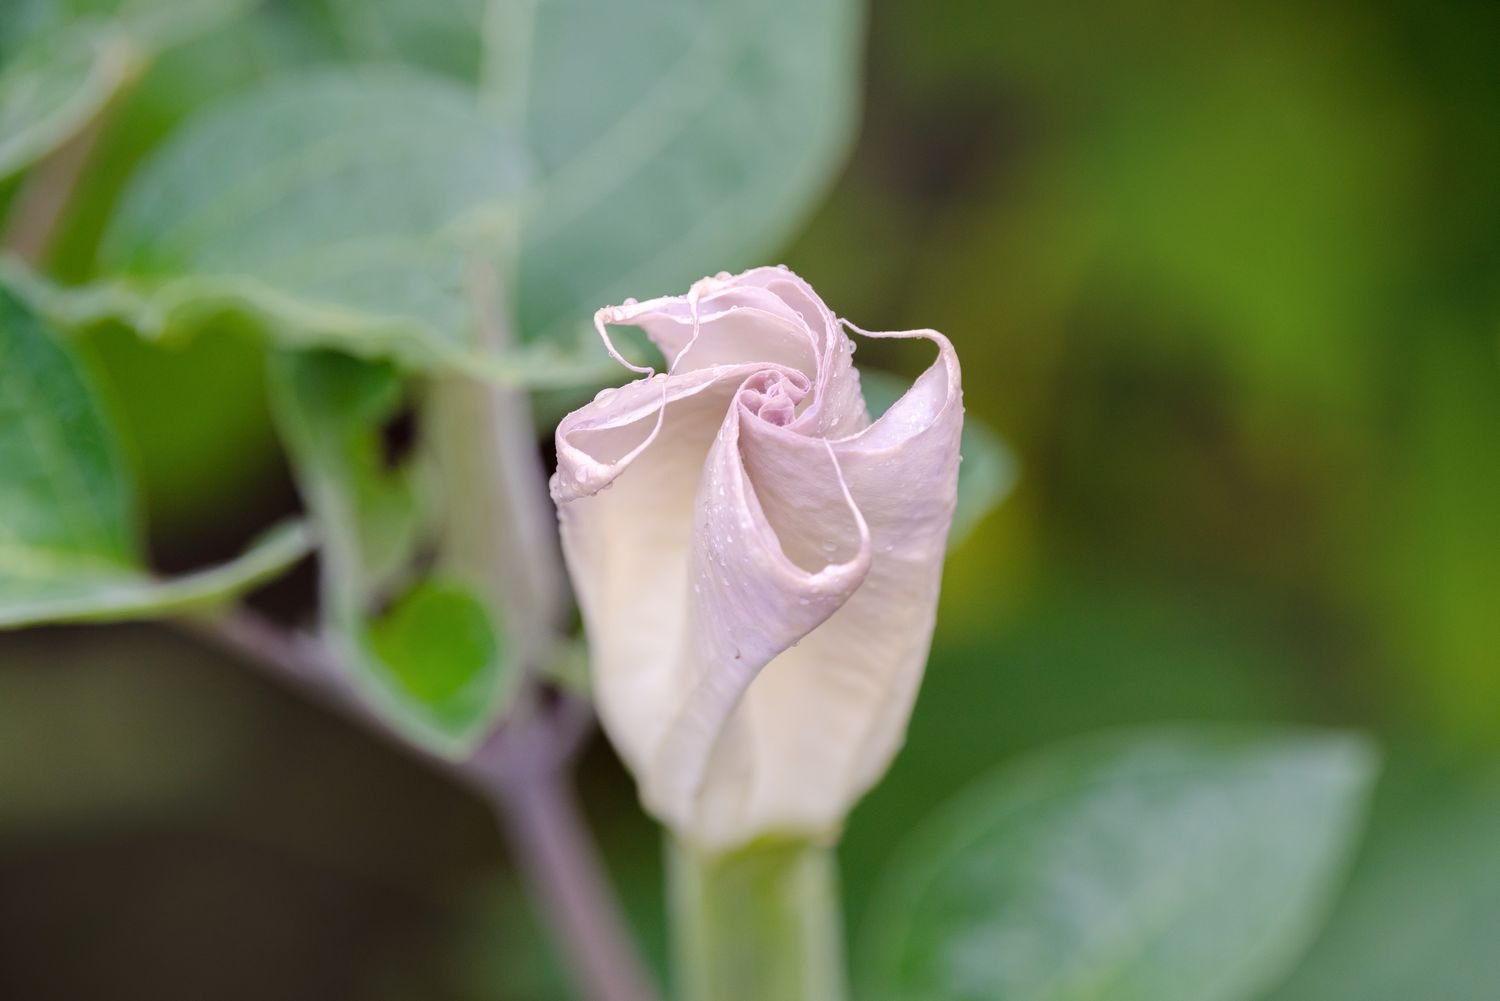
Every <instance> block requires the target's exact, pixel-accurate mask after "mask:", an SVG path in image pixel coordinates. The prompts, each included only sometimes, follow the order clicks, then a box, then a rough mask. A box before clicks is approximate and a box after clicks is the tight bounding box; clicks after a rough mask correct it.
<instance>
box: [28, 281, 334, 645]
mask: <svg viewBox="0 0 1500 1001" xmlns="http://www.w3.org/2000/svg"><path fill="white" fill-rule="evenodd" d="M134 508H135V502H134V497H133V492H132V485H131V481H130V477H129V474H128V472H127V470H126V468H125V464H124V462H123V460H122V458H121V455H120V447H119V444H118V442H117V441H116V440H115V436H114V434H113V432H112V431H111V429H110V425H109V422H108V421H107V420H106V418H105V415H104V412H103V410H102V408H101V407H100V405H99V401H98V399H97V397H96V395H95V393H94V391H93V389H92V388H91V387H90V385H89V384H88V382H87V381H86V379H85V378H84V375H83V371H82V369H81V367H80V366H79V364H78V361H77V359H75V358H74V357H73V355H72V351H71V349H70V348H69V347H68V346H67V345H66V344H64V343H62V342H60V341H58V340H55V339H54V338H53V337H52V336H51V334H50V332H49V331H48V330H47V329H46V327H45V326H44V324H43V322H42V320H41V319H40V318H38V317H37V316H36V315H35V314H33V313H32V312H31V311H30V310H28V309H27V308H26V307H25V305H24V304H23V303H22V302H21V301H20V300H19V299H17V298H15V297H14V296H12V295H10V294H9V293H8V292H6V291H5V290H4V289H3V288H0V628H14V627H17V626H25V625H33V624H37V623H42V622H64V621H83V620H89V621H104V620H114V619H129V618H143V617H149V616H160V615H168V614H174V613H178V612H182V611H185V610H190V609H195V608H198V607H201V606H206V605H211V604H215V603H218V602H222V601H224V600H227V599H228V598H230V597H232V596H233V595H234V594H236V593H238V592H239V591H242V590H245V589H247V588H249V587H252V586H254V585H255V584H257V583H260V582H261V581H264V580H266V579H268V578H269V577H271V576H274V575H275V574H276V573H278V572H280V571H281V570H283V569H285V568H286V567H287V566H290V565H291V564H292V563H294V562H296V561H297V560H299V559H301V558H302V557H303V556H305V555H306V554H307V552H308V550H309V548H310V544H309V540H308V537H307V534H306V532H305V531H304V530H303V529H302V528H301V527H300V526H296V525H293V526H290V527H284V528H282V529H280V530H278V531H275V532H273V533H271V534H270V535H268V536H266V537H265V538H264V539H263V540H262V541H261V542H260V543H259V544H257V545H256V546H254V547H252V549H251V550H250V551H249V552H247V553H246V554H244V555H243V556H241V557H240V558H239V559H237V560H234V561H232V562H230V563H228V564H225V565H223V566H219V567H214V568H211V569H208V570H204V571H200V572H198V573H194V574H189V575H186V576H183V577H178V578H175V579H161V578H157V577H154V576H152V575H151V574H149V573H147V572H146V571H145V570H144V569H143V567H142V561H141V555H140V545H139V541H138V538H137V525H136V513H135V510H134Z"/></svg>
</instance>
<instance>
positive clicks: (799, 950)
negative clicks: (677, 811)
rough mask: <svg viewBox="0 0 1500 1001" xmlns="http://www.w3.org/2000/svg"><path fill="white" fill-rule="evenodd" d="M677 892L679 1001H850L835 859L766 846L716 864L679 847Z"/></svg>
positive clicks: (784, 845) (673, 887) (793, 844)
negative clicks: (846, 1000)
mask: <svg viewBox="0 0 1500 1001" xmlns="http://www.w3.org/2000/svg"><path fill="white" fill-rule="evenodd" d="M668 856H669V857H668V875H667V878H668V888H669V902H670V906H671V922H672V929H673V963H674V965H675V967H676V975H677V997H678V1001H844V999H845V998H847V997H848V989H847V983H846V977H845V971H844V957H843V919H842V913H841V909H840V906H839V893H838V866H837V861H836V859H835V858H834V853H833V849H831V848H827V847H822V846H819V845H813V844H809V843H807V842H803V841H777V842H773V843H757V844H754V845H751V846H750V847H748V848H743V849H740V850H737V851H735V852H731V853H728V854H724V855H707V854H704V853H702V852H699V851H697V850H696V849H694V848H692V847H691V846H688V845H684V844H682V843H680V842H678V841H676V840H672V841H670V843H669V846H668Z"/></svg>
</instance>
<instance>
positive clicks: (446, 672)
mask: <svg viewBox="0 0 1500 1001" xmlns="http://www.w3.org/2000/svg"><path fill="white" fill-rule="evenodd" d="M270 375H271V387H272V406H273V411H274V413H275V415H276V418H277V421H278V424H279V426H280V428H281V433H282V437H283V438H284V439H285V441H286V442H287V446H288V450H289V452H290V453H291V456H292V461H293V466H294V468H295V471H296V475H297V481H298V484H299V485H300V488H301V490H302V494H303V497H304V500H305V501H306V503H307V506H308V508H309V509H310V510H311V512H312V515H313V518H314V520H315V522H316V523H317V525H318V526H319V530H320V534H321V536H322V538H323V540H324V547H323V563H322V573H323V580H322V604H323V617H324V621H325V624H326V626H327V628H328V630H329V633H330V635H332V636H333V637H335V638H336V640H337V642H338V643H339V645H340V648H341V649H342V651H343V653H344V654H345V655H346V656H347V658H348V659H349V661H350V663H351V664H352V665H353V666H354V668H355V680H356V681H357V682H358V683H359V685H360V687H361V690H362V691H363V692H364V693H365V694H366V696H367V697H368V698H369V700H370V702H371V703H372V704H373V705H374V706H375V707H376V708H377V709H378V710H379V711H380V713H381V715H382V716H383V718H385V719H387V720H388V721H390V722H391V723H392V724H393V725H394V726H395V727H396V728H397V729H398V730H399V731H400V732H401V733H403V734H404V735H405V736H407V737H408V738H409V739H411V740H412V741H414V742H416V743H418V744H421V745H423V746H425V747H428V748H429V749H431V750H433V751H435V752H437V753H440V754H445V755H451V756H455V757H458V756H462V755H463V754H464V753H466V752H467V751H468V750H470V749H471V748H472V747H473V745H474V743H475V742H477V741H478V740H479V739H480V738H481V737H482V736H483V735H484V734H485V733H486V732H487V729H488V727H489V725H490V724H491V723H493V721H494V720H495V719H496V718H497V716H498V715H499V714H500V713H501V712H502V711H503V709H504V706H505V703H506V701H507V699H508V696H509V694H510V692H511V691H512V689H513V687H514V685H513V682H514V680H515V671H514V670H513V667H512V661H513V658H512V657H511V655H510V654H511V651H510V648H509V644H508V643H507V642H506V639H507V637H506V636H505V634H504V631H503V629H502V628H501V627H500V625H499V623H500V617H499V616H498V615H495V614H493V613H492V612H491V611H490V609H489V607H488V606H487V605H486V603H485V602H484V601H483V600H482V598H481V596H480V595H479V592H478V591H477V590H476V589H471V588H470V587H469V586H468V584H467V582H466V581H465V580H464V579H463V578H461V577H456V576H455V577H447V576H445V577H440V578H434V577H432V576H430V575H429V573H428V570H427V567H426V565H425V563H426V556H427V550H428V549H430V548H432V546H433V543H434V536H435V534H436V526H435V525H434V524H433V521H434V517H435V513H436V512H435V510H434V509H433V508H432V507H431V505H429V504H427V503H426V497H425V496H424V492H423V490H422V489H421V487H422V483H423V476H422V475H421V474H422V462H423V459H424V456H425V451H424V447H423V446H424V444H425V443H424V442H423V441H422V438H423V430H422V428H421V427H418V428H416V430H415V431H407V432H406V433H409V434H414V435H415V436H416V437H417V439H418V442H417V449H416V451H415V452H414V453H413V454H407V455H388V454H387V451H386V442H385V440H384V435H385V434H386V433H387V432H388V431H389V429H390V427H391V424H392V422H393V421H399V420H401V419H402V418H403V417H404V416H405V414H406V413H407V410H408V408H409V407H410V406H411V404H412V401H411V400H409V399H408V386H407V379H406V377H405V376H404V375H403V374H402V373H401V372H400V370H399V369H398V368H397V367H396V366H395V365H394V364H392V363H390V362H383V361H367V360H364V359H360V358H355V357H352V356H349V355H344V354H339V353H338V352H334V351H311V352H282V353H280V354H277V355H274V356H273V357H272V358H271V365H270Z"/></svg>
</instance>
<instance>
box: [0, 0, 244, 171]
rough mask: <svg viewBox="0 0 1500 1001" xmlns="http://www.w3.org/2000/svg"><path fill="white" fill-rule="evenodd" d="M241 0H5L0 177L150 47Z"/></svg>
mask: <svg viewBox="0 0 1500 1001" xmlns="http://www.w3.org/2000/svg"><path fill="white" fill-rule="evenodd" d="M239 6H241V0H134V2H131V0H125V2H122V3H117V4H100V3H89V2H86V0H7V2H6V4H5V6H4V7H3V8H0V178H3V177H5V176H6V175H8V174H11V173H14V172H15V171H17V170H20V169H22V168H24V167H26V166H28V165H29V164H30V163H32V162H33V161H35V160H37V159H39V158H40V157H42V156H44V155H45V154H47V153H49V152H51V151H52V150H53V149H55V148H57V147H58V146H59V145H61V144H62V143H63V142H64V141H66V140H67V139H68V138H69V137H70V136H72V135H73V134H74V133H76V132H77V131H78V130H79V129H80V128H82V127H83V125H84V124H85V123H87V122H88V121H89V119H91V118H92V117H93V116H94V115H95V114H97V113H98V111H99V110H100V109H101V108H103V107H104V105H105V104H106V103H107V102H108V101H109V99H110V98H111V97H113V96H114V94H115V92H116V91H117V90H119V88H120V87H121V86H122V85H123V84H124V83H125V82H126V81H128V80H129V79H130V78H131V77H132V76H133V75H134V74H135V73H136V72H137V70H138V69H139V67H140V66H141V65H142V64H143V63H144V62H145V61H146V60H147V59H149V58H150V56H151V54H152V53H153V52H154V51H156V50H158V49H161V48H163V47H165V46H167V45H170V44H172V43H173V42H175V41H177V40H179V39H182V38H185V37H187V36H189V35H192V34H194V33H195V32H196V31H199V30H201V29H203V28H205V27H207V26H209V25H211V24H213V23H215V22H216V21H218V20H220V19H221V18H223V17H224V16H226V15H227V14H229V13H230V12H232V11H233V10H234V9H235V8H237V7H239Z"/></svg>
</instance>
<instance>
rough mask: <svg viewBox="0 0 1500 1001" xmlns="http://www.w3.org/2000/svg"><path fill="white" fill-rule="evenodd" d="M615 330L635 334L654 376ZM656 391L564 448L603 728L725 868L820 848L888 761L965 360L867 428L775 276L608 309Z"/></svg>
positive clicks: (943, 527)
mask: <svg viewBox="0 0 1500 1001" xmlns="http://www.w3.org/2000/svg"><path fill="white" fill-rule="evenodd" d="M607 324H621V325H630V326H636V327H640V328H641V329H643V330H644V331H645V332H646V334H647V335H648V336H649V337H650V338H651V340H652V341H653V342H654V343H655V344H656V345H657V347H659V348H660V349H661V351H662V352H663V354H664V355H665V356H666V358H667V359H668V362H669V368H668V371H667V373H666V374H665V375H653V374H651V371H650V370H649V369H640V368H637V367H636V366H633V365H629V363H628V362H625V360H624V359H623V358H621V357H620V355H619V354H618V353H617V352H616V351H615V349H614V347H613V345H612V344H611V342H610V339H609V334H608V331H607V330H606V325H607ZM595 326H596V327H597V328H598V329H599V333H600V335H601V336H602V337H603V338H604V340H605V343H606V345H608V346H609V350H610V352H611V353H612V354H614V355H615V357H616V358H617V359H619V360H620V361H621V362H622V363H624V364H626V365H627V366H628V367H630V368H632V369H634V370H635V371H638V372H641V373H642V374H643V375H644V376H645V377H643V378H641V379H638V380H636V381H635V382H632V383H629V384H628V385H625V386H623V387H621V388H620V389H617V390H604V391H603V392H601V393H600V394H599V395H598V396H597V397H596V398H595V399H594V401H593V402H592V403H589V404H588V405H586V406H584V407H582V408H580V409H579V410H576V411H574V412H573V413H572V414H570V415H568V417H567V418H565V419H564V420H563V422H562V423H561V424H560V425H559V427H558V429H557V455H558V468H557V473H556V475H554V477H553V479H552V495H553V499H554V500H555V501H556V502H557V505H558V511H559V518H560V522H561V528H562V541H563V548H564V552H565V554H566V558H567V562H568V567H569V570H570V572H571V574H572V577H573V582H574V586H575V588H576V590H577V593H578V600H579V604H580V607H581V608H582V612H583V619H584V625H585V628H586V630H587V633H588V637H589V642H590V647H591V654H592V660H593V682H594V692H595V697H596V700H597V703H598V707H599V714H600V718H601V720H602V722H603V725H604V728H605V730H606V732H607V733H608V735H609V737H610V739H611V740H612V741H613V743H614V745H615V747H616V748H617V749H618V751H619V753H620V755H621V757H622V758H623V759H624V760H625V763H626V764H627V766H628V767H629V768H630V769H631V771H632V772H633V773H634V774H635V776H636V778H637V780H638V782H639V785H640V790H641V797H642V800H643V802H644V803H645V805H646V807H647V809H648V810H650V811H651V812H652V813H653V814H655V815H656V816H657V817H658V818H659V819H660V820H662V821H663V822H664V823H666V824H667V825H668V826H669V827H671V828H672V829H673V830H674V832H675V833H676V834H677V835H678V836H679V837H681V838H683V839H685V840H687V841H688V842H690V843H692V844H694V845H696V846H698V847H700V848H702V849H705V850H715V851H717V850H725V849H729V848H733V847H736V846H739V845H742V844H744V843H746V842H748V841H750V840H752V839H754V838H756V837H759V836H761V835H789V836H796V837H811V838H815V839H831V838H833V837H836V836H837V833H838V831H839V828H840V826H841V825H842V822H843V819H844V817H845V815H846V814H847V813H848V811H849V809H850V808H851V807H852V806H853V805H854V803H855V801H856V800H858V798H859V797H860V796H861V795H863V794H864V793H865V791H867V790H868V789H869V788H870V787H871V786H872V785H874V784H875V783H876V782H877V781H879V779H880V777H881V776H882V775H883V774H884V773H885V770H886V768H887V767H888V765H889V764H890V761H891V758H892V757H893V756H894V755H895V753H896V751H897V750H898V748H899V747H900V745H901V742H902V740H903V737H904V734H905V731H906V725H907V720H908V718H909V717H910V715H911V707H912V702H913V700H914V699H915V697H916V692H917V687H918V684H919V683H920V681H921V677H922V671H923V667H924V665H925V663H926V660H927V651H928V646H929V644H930V642H931V638H932V628H933V620H934V617H935V614H936V606H937V597H938V586H939V580H940V577H941V575H942V564H943V555H944V551H945V545H946V539H947V535H948V529H949V525H950V524H951V522H952V518H953V507H954V499H955V491H956V486H957V480H958V463H959V454H958V443H959V432H960V430H961V428H962V424H963V405H962V398H961V391H960V385H959V367H958V358H957V356H956V355H955V354H954V352H953V348H952V345H950V344H949V343H948V340H947V338H945V337H943V336H942V335H941V334H938V333H936V332H934V331H931V330H920V331H907V332H901V333H879V334H868V335H867V336H871V337H922V338H926V339H928V340H930V341H932V342H933V343H934V344H935V345H936V346H937V349H938V357H937V360H936V361H935V362H934V363H933V365H932V366H931V367H930V368H929V369H928V370H927V371H926V372H924V373H923V374H922V376H921V377H920V378H918V379H917V381H916V383H915V384H914V385H913V386H912V388H911V389H910V390H909V391H908V392H907V393H906V395H905V396H903V397H902V398H901V399H900V400H899V401H898V402H897V403H896V404H895V405H894V406H892V407H891V408H890V410H889V411H888V412H886V413H885V414H884V415H883V416H882V417H881V418H880V419H879V420H876V421H874V422H873V423H872V422H871V421H870V418H869V415H868V413H867V411H866V409H865V404H864V399H863V397H862V396H861V393H860V387H859V373H858V372H857V371H856V370H855V368H854V366H853V353H854V346H853V343H852V342H851V341H850V340H849V338H848V336H847V335H846V333H845V328H846V327H848V328H849V329H851V330H856V331H857V332H859V333H865V332H864V331H858V330H857V328H854V327H852V325H850V324H847V323H846V322H844V321H840V320H839V319H838V318H837V317H835V316H834V315H833V313H832V312H830V311H829V309H828V308H827V306H825V305H824V304H823V301H822V300H821V299H820V298H818V296H817V294H816V293H815V292H813V290H812V288H811V287H810V286H809V285H808V284H807V283H806V282H804V281H802V280H801V279H800V278H798V277H797V276H796V275H794V274H792V273H791V272H789V271H787V270H785V269H784V268H758V269H755V270H753V271H747V272H745V273H744V274H742V275H737V276H733V277H731V276H729V275H727V274H720V275H718V276H715V277H713V278H705V279H703V280H702V281H700V282H697V283H696V284H694V285H693V287H692V289H691V290H690V291H689V292H688V294H687V295H686V296H674V297H666V298H661V299H653V300H650V301H648V302H641V303H634V302H627V304H626V305H623V306H618V307H613V308H609V309H602V310H600V311H599V313H598V314H597V315H596V316H595Z"/></svg>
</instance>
